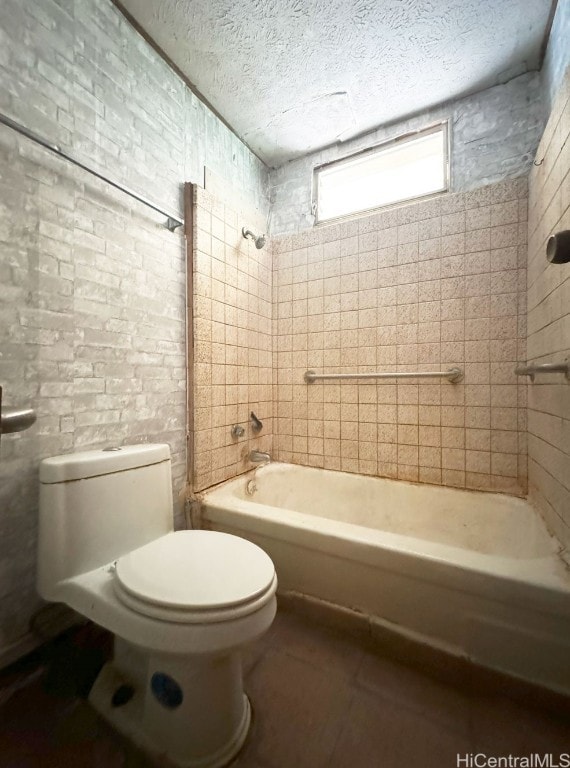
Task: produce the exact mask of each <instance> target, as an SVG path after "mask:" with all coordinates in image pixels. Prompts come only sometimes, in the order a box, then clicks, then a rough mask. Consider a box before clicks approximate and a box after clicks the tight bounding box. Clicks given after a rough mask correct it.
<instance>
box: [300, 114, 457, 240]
mask: <svg viewBox="0 0 570 768" xmlns="http://www.w3.org/2000/svg"><path fill="white" fill-rule="evenodd" d="M440 130H441V131H442V132H443V148H444V157H443V166H444V167H443V186H442V188H441V189H439V190H435V191H433V192H428V193H427V194H425V195H416V196H414V197H405V198H402V199H401V200H395V201H394V202H393V203H387V204H386V205H380V206H376V207H374V208H366V209H362V210H359V211H353V212H351V213H346V214H344V215H342V216H335V217H331V218H327V219H320V218H319V183H318V176H319V173H320V171H322V170H324V169H326V168H330V167H332V166H334V165H342V164H343V163H346V162H350V161H352V160H354V159H355V158H356V157H364V156H365V155H372V154H375V153H377V152H379V151H382V150H385V149H388V148H390V147H393V146H394V145H396V144H400V143H405V142H408V141H412V140H414V139H418V138H421V137H422V136H428V135H429V134H430V133H436V132H437V131H440ZM450 156H451V131H450V124H449V119H446V120H440V121H439V122H437V123H432V124H431V125H428V126H426V127H425V128H420V129H418V130H417V131H410V132H409V133H405V134H401V135H400V136H396V137H394V138H392V139H388V140H387V141H382V142H380V143H379V144H375V145H374V146H372V147H367V148H366V149H362V150H359V151H358V152H353V153H352V154H350V155H345V157H341V158H338V159H336V160H331V161H329V162H328V163H322V164H320V165H316V166H315V167H314V168H313V179H312V186H313V194H312V210H313V213H314V214H315V224H322V225H323V226H324V225H325V224H330V223H331V222H335V221H341V220H343V219H353V218H355V217H359V216H366V215H369V214H370V213H373V212H374V211H380V210H384V209H389V208H395V207H397V206H401V205H406V204H409V203H413V202H416V201H417V200H429V199H430V198H433V197H438V196H440V195H442V194H445V193H446V192H449V188H450V179H451V169H450Z"/></svg>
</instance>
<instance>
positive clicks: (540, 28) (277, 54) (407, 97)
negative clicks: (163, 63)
mask: <svg viewBox="0 0 570 768" xmlns="http://www.w3.org/2000/svg"><path fill="white" fill-rule="evenodd" d="M121 2H122V5H123V6H124V7H125V8H126V10H127V11H128V12H129V13H130V14H131V15H132V16H133V17H134V18H135V19H136V21H137V22H138V23H139V24H140V25H141V26H142V27H143V28H144V29H145V31H146V32H147V34H149V35H150V37H152V38H153V39H154V40H155V41H156V43H158V45H159V46H160V47H161V48H162V49H163V50H164V51H165V52H166V54H167V55H168V56H169V57H170V58H171V59H172V61H173V62H174V63H175V64H176V65H177V66H178V67H179V68H180V69H181V70H182V71H183V72H184V73H185V74H186V76H187V77H188V79H189V80H191V81H192V82H193V83H194V85H195V86H196V87H197V88H198V90H199V91H201V92H202V94H203V95H204V96H205V98H206V99H208V100H209V101H210V103H211V104H212V105H213V106H214V107H215V108H216V109H217V111H218V112H219V113H220V114H221V115H222V116H223V117H224V118H225V119H226V120H227V121H228V123H229V124H230V125H231V126H232V127H233V128H234V130H235V131H236V133H238V134H239V135H240V136H241V137H242V138H243V139H244V141H246V143H247V144H248V145H249V146H250V147H251V148H252V149H253V150H254V151H255V152H256V153H257V154H259V155H260V157H262V158H263V159H264V160H265V161H266V162H267V163H268V164H269V165H271V166H278V165H280V164H282V163H283V162H285V161H286V160H289V159H291V158H294V157H298V156H299V155H303V154H306V153H307V152H311V151H314V150H316V149H319V148H321V147H323V146H326V145H327V144H331V143H333V142H335V141H337V140H346V139H348V138H350V137H352V136H355V135H357V134H359V133H362V132H364V131H366V130H369V129H372V128H375V127H376V126H378V125H381V124H382V123H386V122H390V121H393V120H397V119H400V118H403V117H405V116H407V115H410V114H413V113H415V112H418V111H421V110H423V109H427V108H429V107H432V106H435V105H436V104H439V103H441V102H443V101H446V100H448V99H450V98H454V97H457V96H460V95H464V94H467V93H471V92H474V91H478V90H481V89H482V88H487V87H489V86H491V85H496V84H497V83H502V82H505V81H506V80H509V79H510V78H512V77H514V76H516V75H518V74H521V73H523V72H526V71H528V70H530V69H536V68H537V67H538V66H539V55H540V47H541V43H542V39H543V36H544V33H545V30H546V26H547V23H548V16H549V11H550V7H551V4H552V0H121Z"/></svg>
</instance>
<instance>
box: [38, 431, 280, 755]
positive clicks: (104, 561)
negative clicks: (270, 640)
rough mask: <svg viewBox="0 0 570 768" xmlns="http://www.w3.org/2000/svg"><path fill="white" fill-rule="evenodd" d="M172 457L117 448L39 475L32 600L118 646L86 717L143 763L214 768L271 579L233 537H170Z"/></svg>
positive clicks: (242, 732)
mask: <svg viewBox="0 0 570 768" xmlns="http://www.w3.org/2000/svg"><path fill="white" fill-rule="evenodd" d="M171 494H172V492H171V488H170V453H169V449H168V446H165V445H143V446H141V445H137V446H124V447H122V448H121V449H120V450H114V451H105V450H103V451H88V452H84V453H77V454H70V455H68V456H58V457H54V458H52V459H46V460H44V461H43V462H42V463H41V466H40V531H39V551H38V590H39V592H40V594H41V595H42V597H44V598H45V599H47V600H53V601H59V602H64V603H67V604H68V605H69V606H70V607H72V608H73V609H75V610H76V611H78V612H79V613H81V614H83V615H84V616H86V617H87V618H89V619H91V620H92V621H94V622H96V623H97V624H99V625H100V626H102V627H104V628H106V629H108V630H109V631H111V632H113V633H114V635H115V644H114V656H113V660H112V661H111V662H110V663H109V664H107V665H106V666H105V667H104V668H103V670H102V671H101V673H100V674H99V677H98V678H97V680H96V682H95V684H94V686H93V688H92V690H91V693H90V697H89V698H90V701H91V703H92V704H93V706H94V707H95V708H96V709H97V710H98V711H99V713H100V714H101V715H103V716H104V717H105V718H106V719H107V720H109V721H110V722H111V723H112V724H113V725H114V726H115V727H116V728H117V729H118V730H119V731H121V732H122V733H123V734H125V735H126V736H127V737H129V738H130V739H132V740H133V741H134V742H135V743H137V744H138V745H139V746H140V747H142V748H143V749H144V750H145V751H147V752H150V753H152V754H154V755H156V756H165V757H167V758H168V759H169V760H170V761H171V762H172V763H173V764H175V765H179V766H187V767H188V768H190V767H193V768H217V767H218V766H223V765H225V764H227V763H228V762H229V761H230V760H231V759H232V757H234V756H235V754H236V753H237V752H238V751H239V749H240V748H241V746H242V744H243V742H244V740H245V738H246V736H247V732H248V728H249V724H250V717H251V715H250V704H249V701H248V699H247V697H246V696H245V694H244V692H243V686H242V672H241V656H240V651H241V649H242V648H243V646H244V645H246V644H247V643H250V642H252V641H253V640H255V639H256V638H258V637H260V636H261V635H262V634H263V633H264V632H265V631H267V629H268V628H269V627H270V625H271V622H272V621H273V618H274V616H275V610H276V601H275V591H276V588H277V579H276V575H275V569H274V567H273V563H272V561H271V559H270V558H269V557H268V555H266V553H265V552H263V550H261V549H260V548H259V547H257V546H256V545H255V544H252V543H251V542H249V541H247V540H245V539H241V538H239V537H237V536H231V535H229V534H224V533H218V532H213V531H202V530H192V531H177V532H175V531H173V530H172V495H171Z"/></svg>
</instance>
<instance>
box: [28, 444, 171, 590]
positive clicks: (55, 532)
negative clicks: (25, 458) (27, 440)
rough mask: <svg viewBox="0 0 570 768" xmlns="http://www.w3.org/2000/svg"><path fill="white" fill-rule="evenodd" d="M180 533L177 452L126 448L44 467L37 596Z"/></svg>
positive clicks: (49, 462)
mask: <svg viewBox="0 0 570 768" xmlns="http://www.w3.org/2000/svg"><path fill="white" fill-rule="evenodd" d="M172 530H173V515H172V485H171V470H170V449H169V447H168V445H163V444H144V445H125V446H122V447H121V448H112V449H103V450H99V451H84V452H82V453H70V454H67V455H64V456H54V457H52V458H50V459H44V460H43V461H42V462H41V463H40V514H39V542H38V591H39V593H40V595H41V596H42V597H44V598H45V599H46V600H49V599H54V597H53V594H52V590H53V588H54V587H55V586H56V585H57V583H58V582H60V581H62V580H63V579H67V578H70V577H72V576H77V575H78V574H80V573H85V572H86V571H91V570H93V569H94V568H97V567H100V566H103V565H106V564H107V563H111V562H112V561H113V560H115V559H116V558H117V557H120V556H121V555H124V554H126V553H127V552H131V551H132V550H133V549H137V548H138V547H142V546H143V545H144V544H147V543H148V542H150V541H152V540H153V539H156V538H158V537H159V536H164V535H165V534H167V533H169V532H170V531H172Z"/></svg>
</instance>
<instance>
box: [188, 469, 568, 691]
mask: <svg viewBox="0 0 570 768" xmlns="http://www.w3.org/2000/svg"><path fill="white" fill-rule="evenodd" d="M248 483H249V491H252V490H253V493H252V494H251V495H250V493H248ZM201 501H202V505H201V524H202V525H203V526H204V527H208V528H213V529H215V530H222V531H227V532H229V533H235V534H236V535H238V536H243V537H244V538H246V539H249V540H251V541H253V542H255V543H256V544H259V545H260V546H261V547H263V548H264V549H265V550H266V552H268V553H269V555H270V556H271V557H272V558H273V561H274V562H275V566H276V569H277V575H278V578H279V587H280V590H282V591H294V592H297V593H301V594H303V595H308V596H312V597H316V598H320V599H321V600H326V601H328V602H330V603H333V604H336V605H339V606H343V607H346V608H350V609H352V610H354V611H358V612H360V613H363V614H365V615H366V616H369V617H370V621H371V622H372V625H374V624H376V625H377V626H380V628H382V629H384V630H386V629H389V630H390V631H396V632H399V633H401V634H403V635H406V636H408V637H412V638H413V639H415V640H418V641H420V642H424V643H428V644H430V645H433V646H436V647H437V648H439V649H441V648H443V649H445V650H446V651H448V652H449V653H452V654H455V655H459V656H464V657H467V658H470V659H472V660H473V661H475V662H477V663H479V664H483V665H485V666H488V667H491V668H494V669H498V670H500V671H502V672H506V673H508V674H511V675H515V676H518V677H522V678H524V679H527V680H531V681H533V682H536V683H538V684H541V685H543V686H546V687H548V688H551V689H553V690H556V691H559V692H564V693H567V694H570V662H569V660H570V575H569V573H568V569H567V567H566V566H565V565H564V563H563V561H562V560H561V558H560V557H559V555H558V552H559V550H560V545H559V544H558V542H557V541H556V540H555V539H553V538H552V537H551V536H550V535H549V534H548V532H547V530H546V528H545V526H544V523H543V522H542V519H541V518H540V517H539V515H538V514H537V513H536V512H535V511H534V509H533V508H532V507H531V506H530V504H528V502H526V501H524V500H522V499H517V498H514V497H509V496H504V495H500V494H491V493H480V492H475V491H461V490H454V489H451V488H440V487H435V486H428V485H414V484H411V483H405V482H401V481H395V480H385V479H381V478H370V477H362V476H359V475H351V474H345V473H342V472H331V471H328V470H321V469H313V468H306V467H298V466H295V465H291V464H277V463H274V464H270V465H268V466H265V467H261V468H259V469H257V470H255V474H254V473H249V474H247V475H242V476H241V477H239V478H237V479H235V480H231V481H229V482H227V483H224V484H223V485H220V486H218V487H216V488H213V489H212V490H210V491H207V492H205V493H204V494H202V495H201Z"/></svg>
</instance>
